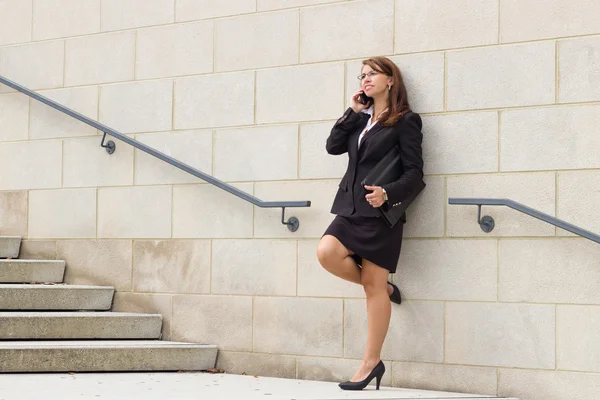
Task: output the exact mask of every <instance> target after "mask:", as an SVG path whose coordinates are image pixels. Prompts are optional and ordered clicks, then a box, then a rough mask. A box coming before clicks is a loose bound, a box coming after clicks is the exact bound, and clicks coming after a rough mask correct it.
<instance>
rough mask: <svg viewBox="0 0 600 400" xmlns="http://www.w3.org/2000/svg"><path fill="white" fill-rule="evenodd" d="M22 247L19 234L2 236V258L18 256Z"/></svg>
mask: <svg viewBox="0 0 600 400" xmlns="http://www.w3.org/2000/svg"><path fill="white" fill-rule="evenodd" d="M20 248H21V238H20V237H18V236H0V258H17V257H18V256H19V249H20Z"/></svg>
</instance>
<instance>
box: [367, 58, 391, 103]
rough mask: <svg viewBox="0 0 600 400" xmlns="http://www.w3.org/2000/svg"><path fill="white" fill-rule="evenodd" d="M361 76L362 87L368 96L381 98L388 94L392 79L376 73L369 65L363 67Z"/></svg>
mask: <svg viewBox="0 0 600 400" xmlns="http://www.w3.org/2000/svg"><path fill="white" fill-rule="evenodd" d="M361 74H362V75H361V76H362V79H361V81H360V86H361V88H362V90H363V91H364V92H365V94H366V95H367V96H369V97H379V95H381V93H384V92H387V90H388V84H390V81H391V79H390V78H389V77H388V76H387V75H386V74H383V73H381V72H378V71H375V70H374V69H373V68H371V67H370V66H369V65H363V67H362V70H361Z"/></svg>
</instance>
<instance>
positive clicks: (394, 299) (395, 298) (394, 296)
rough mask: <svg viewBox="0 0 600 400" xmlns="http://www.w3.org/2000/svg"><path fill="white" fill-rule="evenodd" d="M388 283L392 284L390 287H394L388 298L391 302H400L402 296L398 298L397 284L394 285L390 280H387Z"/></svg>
mask: <svg viewBox="0 0 600 400" xmlns="http://www.w3.org/2000/svg"><path fill="white" fill-rule="evenodd" d="M388 283H389V284H390V285H392V288H393V289H394V291H393V292H392V294H390V300H391V301H392V303H396V304H400V303H402V298H400V289H398V286H396V285H394V284H393V283H392V282H388Z"/></svg>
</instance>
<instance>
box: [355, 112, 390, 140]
mask: <svg viewBox="0 0 600 400" xmlns="http://www.w3.org/2000/svg"><path fill="white" fill-rule="evenodd" d="M373 109H374V106H373V105H371V107H369V108H366V109H364V110H362V112H363V113H365V114H369V115H370V116H371V118H369V122H367V126H365V128H364V129H363V130H362V132H361V133H360V135H359V136H358V148H359V149H360V143H361V142H362V140H363V137H364V136H365V135H366V134H367V132H369V131H370V130H371V128H372V127H374V126H375V125H376V124H377V122H379V121H373V112H374V111H373ZM386 110H387V108H386ZM384 111H385V110H384Z"/></svg>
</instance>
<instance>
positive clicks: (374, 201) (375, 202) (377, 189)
mask: <svg viewBox="0 0 600 400" xmlns="http://www.w3.org/2000/svg"><path fill="white" fill-rule="evenodd" d="M365 189H367V190H372V192H371V193H369V194H367V195H366V196H365V198H366V199H367V201H368V202H369V204H370V205H371V206H373V207H375V208H378V207H381V206H382V205H383V203H384V202H385V201H384V200H383V189H382V188H381V186H367V185H365Z"/></svg>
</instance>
